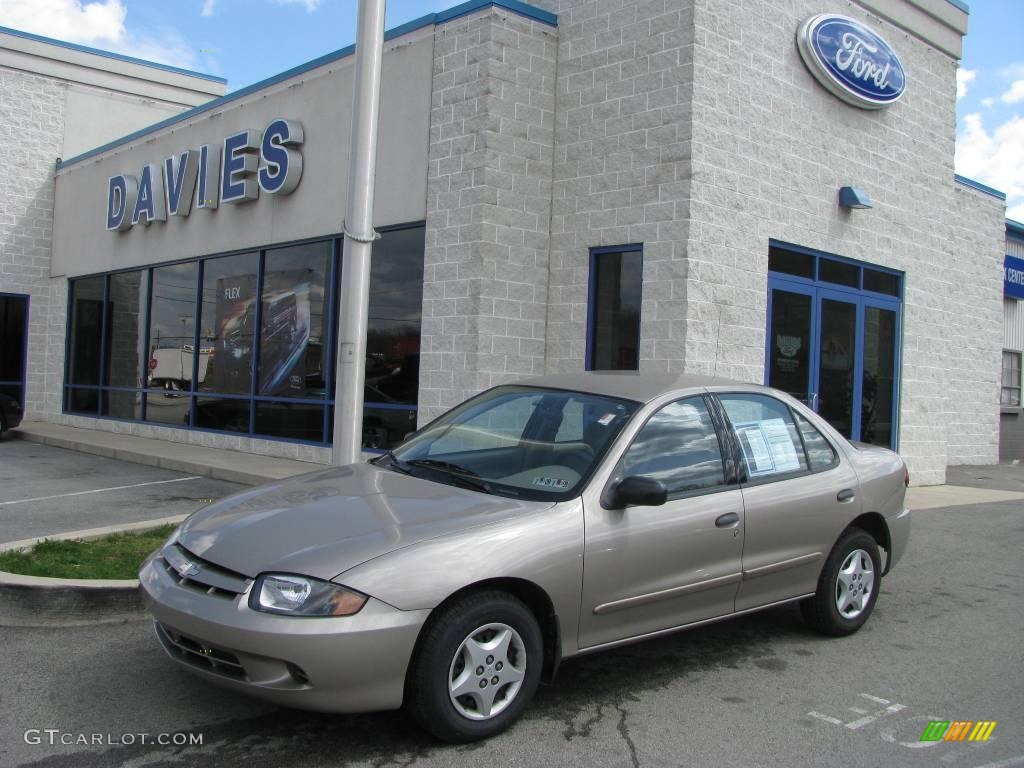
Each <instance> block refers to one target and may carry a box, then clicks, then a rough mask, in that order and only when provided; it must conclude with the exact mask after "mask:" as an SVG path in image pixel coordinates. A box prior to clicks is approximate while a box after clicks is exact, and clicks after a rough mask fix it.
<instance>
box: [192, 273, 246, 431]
mask: <svg viewBox="0 0 1024 768" xmlns="http://www.w3.org/2000/svg"><path fill="white" fill-rule="evenodd" d="M258 270H259V255H258V254H255V253H242V254H239V255H237V256H224V257H222V258H219V259H207V260H206V261H204V262H203V308H202V314H201V315H200V328H201V329H202V333H200V344H199V346H200V354H202V355H208V356H209V362H208V364H207V371H206V375H205V376H200V377H199V387H198V388H199V389H200V390H203V391H208V392H221V393H224V394H235V395H248V394H250V393H251V390H252V356H253V351H254V350H253V343H254V341H255V338H256V273H257V271H258ZM218 428H219V427H218Z"/></svg>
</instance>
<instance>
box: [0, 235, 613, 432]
mask: <svg viewBox="0 0 1024 768" xmlns="http://www.w3.org/2000/svg"><path fill="white" fill-rule="evenodd" d="M425 226H426V222H424V221H412V222H406V223H403V224H395V225H392V226H386V227H378V228H377V230H378V231H379V232H382V233H387V232H399V231H402V230H408V229H419V228H423V227H425ZM326 242H330V243H331V250H330V255H329V256H328V263H327V271H326V273H325V275H324V279H325V280H326V281H327V282H328V286H329V287H328V296H329V300H330V305H329V307H328V310H327V315H328V317H329V318H330V321H329V322H330V323H331V325H330V327H328V329H327V333H326V337H327V338H328V345H333V344H334V336H335V328H334V326H335V324H336V322H337V315H338V311H339V307H337V306H336V304H337V301H338V297H339V296H340V293H339V290H338V288H339V283H340V280H341V260H342V251H343V248H342V245H343V238H342V236H341V234H340V233H339V234H334V235H327V236H321V237H308V238H302V239H300V240H292V241H287V242H282V243H273V244H271V245H266V246H259V247H249V248H239V249H236V250H232V251H228V252H223V253H211V254H204V255H201V256H193V257H190V258H184V259H176V260H174V261H168V262H161V263H159V264H148V265H145V266H137V267H125V268H122V269H117V270H111V271H110V272H94V273H89V274H83V275H76V276H74V277H71V278H69V279H68V298H67V301H68V309H67V313H66V314H67V316H66V318H65V332H64V339H65V350H64V356H65V365H64V377H65V381H64V384H63V398H62V412H63V413H65V414H67V415H71V416H82V417H84V418H90V419H107V420H110V421H120V422H125V423H129V424H145V425H147V426H164V427H169V428H171V429H187V430H191V431H195V432H208V433H210V434H219V435H234V436H242V437H247V438H251V439H255V440H269V441H272V442H289V443H300V444H303V445H315V446H318V447H329V446H330V445H331V443H332V438H333V435H332V434H330V433H329V432H328V425H329V423H330V410H329V409H331V408H333V406H334V399H333V397H327V395H328V394H330V395H333V392H334V389H333V386H331V385H332V384H333V377H334V372H333V370H332V368H333V365H334V359H333V353H332V352H331V349H330V348H328V349H325V350H324V353H323V354H325V355H326V359H325V360H322V365H323V366H324V377H325V378H324V380H325V382H326V383H327V384H328V388H327V389H326V391H325V396H324V397H321V398H289V397H275V396H270V395H259V394H258V393H257V392H256V387H257V385H258V384H257V377H256V374H257V372H258V370H259V368H258V365H259V362H258V358H259V352H258V350H255V349H254V352H253V358H254V359H253V362H252V365H253V369H252V377H253V381H252V384H251V387H250V393H249V394H241V395H237V394H227V393H220V392H209V391H205V390H202V389H198V388H197V386H196V381H197V380H198V377H199V370H198V369H199V355H196V354H193V356H192V381H191V382H189V388H188V389H187V390H186V389H183V390H176V391H175V392H174V393H173V394H174V395H175V396H177V397H181V398H188V399H189V423H188V424H181V425H178V424H171V423H167V422H160V421H147V420H146V411H147V404H148V396H149V395H153V394H157V393H162V390H158V389H153V388H151V387H145V386H140V387H115V386H108V385H106V384H103V383H100V384H71V383H70V382H69V381H68V380H67V377H68V375H69V373H70V370H69V368H68V365H67V361H68V360H69V359H70V350H71V343H70V342H71V335H70V334H71V320H72V317H71V316H72V311H73V306H74V285H75V282H76V281H78V280H85V279H90V278H93V279H94V278H102V279H103V317H102V321H101V322H102V325H101V339H100V345H101V348H100V364H101V368H100V379H99V381H100V382H103V381H105V378H104V375H105V371H104V367H103V366H105V362H104V360H105V341H106V324H107V322H108V319H107V318H108V314H109V313H108V311H107V304H108V300H109V288H110V279H111V276H112V275H115V274H122V273H126V272H139V271H143V272H145V273H146V280H147V294H146V302H147V303H146V308H145V311H146V321H145V329H146V354H145V355H144V359H143V361H142V378H141V379H140V381H147V377H148V373H149V371H148V366H149V356H150V352H151V350H150V349H149V336H150V332H151V330H152V329H151V328H150V323H151V317H152V300H153V271H154V270H155V269H159V268H161V267H167V266H174V265H178V264H191V263H195V264H196V276H195V281H196V285H195V296H196V302H195V307H194V309H193V311H194V313H195V314H194V326H195V327H194V329H193V332H192V344H193V346H192V348H193V350H196V349H199V348H200V341H201V337H202V331H201V328H202V308H203V307H202V299H203V291H202V288H203V279H204V274H205V265H206V262H207V261H208V260H210V259H220V258H224V257H227V256H237V255H240V254H253V253H256V254H257V255H258V271H257V294H256V295H257V296H259V295H262V288H263V279H264V272H265V271H266V253H267V251H272V250H276V249H279V248H289V247H294V246H298V245H307V244H311V243H326ZM613 250H614V249H613ZM0 295H4V294H0ZM10 295H14V296H21V294H10ZM260 303H261V302H257V304H258V305H259V304H260ZM261 311H262V308H261V307H259V306H257V318H256V327H257V329H258V328H259V327H260V324H259V321H260V317H259V314H260V313H261ZM258 337H259V333H258V331H257V338H256V339H254V341H256V340H258ZM25 343H26V354H27V344H28V341H27V333H26V342H25ZM257 346H258V345H256V344H254V348H255V347H257ZM26 365H27V357H26ZM76 390H82V391H91V392H96V393H97V394H98V397H97V403H96V410H95V411H85V410H71V409H70V394H71V392H73V391H76ZM22 391H23V393H24V386H23V387H22ZM105 392H126V393H130V392H134V393H136V394H140V395H146V397H142V398H141V404H140V405H141V407H140V418H138V419H125V418H121V417H117V416H109V415H107V414H105V413H104V412H103V411H104V405H103V402H104V398H103V394H104V393H105ZM200 398H206V399H216V400H241V401H246V402H248V403H249V431H248V432H239V431H235V430H222V429H211V428H208V427H198V426H196V424H195V419H196V408H195V406H196V403H197V401H198V400H199V399H200ZM257 403H282V404H288V403H292V404H301V405H310V406H319V407H322V408H323V410H324V418H323V425H322V431H321V435H320V439H319V440H301V439H296V438H286V437H275V436H273V435H263V434H258V433H257V432H256V425H255V419H256V405H257ZM363 407H364V410H365V409H374V410H393V411H410V412H415V411H418V409H419V406H418V405H412V404H408V403H379V402H375V401H366V402H365V403H364V404H363ZM363 450H364V451H369V452H373V451H371V449H367V448H364V449H363Z"/></svg>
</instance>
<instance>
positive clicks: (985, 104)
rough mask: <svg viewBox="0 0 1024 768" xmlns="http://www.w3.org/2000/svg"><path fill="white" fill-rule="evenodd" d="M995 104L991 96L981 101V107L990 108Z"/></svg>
mask: <svg viewBox="0 0 1024 768" xmlns="http://www.w3.org/2000/svg"><path fill="white" fill-rule="evenodd" d="M995 103H996V100H995V99H993V98H992V97H991V96H989V97H987V98H984V99H982V100H981V106H983V107H991V106H992V105H993V104H995Z"/></svg>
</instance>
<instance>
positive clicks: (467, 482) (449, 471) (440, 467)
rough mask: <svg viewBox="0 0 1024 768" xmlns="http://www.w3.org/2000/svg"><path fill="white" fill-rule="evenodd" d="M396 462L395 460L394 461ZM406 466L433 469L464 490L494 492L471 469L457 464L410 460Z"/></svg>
mask: <svg viewBox="0 0 1024 768" xmlns="http://www.w3.org/2000/svg"><path fill="white" fill-rule="evenodd" d="M395 461H397V459H395ZM405 463H406V465H408V466H411V467H424V468H425V469H434V470H437V471H439V472H444V473H445V474H446V475H448V476H449V477H451V478H452V479H453V480H456V481H458V482H459V483H461V484H462V486H463V487H464V488H471V489H472V490H474V491H483V492H484V493H493V492H494V490H493V489H492V488H491V484H490V483H488V482H487V481H486V480H483V479H476V478H480V474H479V473H478V472H474V471H473V470H472V469H468V468H467V467H463V466H461V465H459V464H454V463H452V462H450V461H439V460H438V459H410V460H409V461H407V462H405Z"/></svg>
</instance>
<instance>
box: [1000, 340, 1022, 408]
mask: <svg viewBox="0 0 1024 768" xmlns="http://www.w3.org/2000/svg"><path fill="white" fill-rule="evenodd" d="M1020 389H1021V383H1020V352H1011V351H1009V350H1006V349H1004V350H1003V379H1002V393H1001V394H1000V397H999V404H1000V405H1006V406H1018V405H1020Z"/></svg>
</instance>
